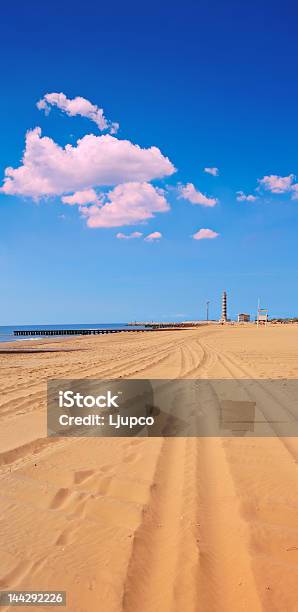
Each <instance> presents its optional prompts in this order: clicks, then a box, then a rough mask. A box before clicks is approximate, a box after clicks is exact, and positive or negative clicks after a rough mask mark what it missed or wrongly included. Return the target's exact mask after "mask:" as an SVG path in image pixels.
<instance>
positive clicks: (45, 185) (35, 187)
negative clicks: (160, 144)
mask: <svg viewBox="0 0 298 612" xmlns="http://www.w3.org/2000/svg"><path fill="white" fill-rule="evenodd" d="M22 162H23V163H22V165H21V166H19V167H18V168H10V167H8V168H6V169H5V179H4V185H3V187H2V188H1V189H0V191H2V192H3V193H5V194H10V195H21V196H29V197H33V198H35V199H38V198H40V197H43V196H54V195H63V194H69V193H73V192H77V191H85V190H89V189H91V188H94V187H97V186H103V185H105V186H106V185H117V184H118V183H123V182H127V181H138V182H139V181H150V180H152V179H156V178H161V177H163V176H169V175H171V174H173V172H175V168H174V166H173V164H172V163H171V162H170V160H169V159H168V158H167V157H164V156H163V155H162V153H161V152H160V150H159V149H158V148H157V147H150V148H149V149H142V148H141V147H139V146H138V145H135V144H133V143H131V142H130V141H129V140H119V139H118V138H115V137H114V136H110V135H109V134H105V135H102V136H95V135H93V134H87V135H86V136H84V137H83V138H81V139H80V140H78V141H77V143H76V145H75V146H72V145H70V144H67V145H66V146H65V147H64V148H63V147H60V146H59V145H58V144H57V143H56V142H55V141H54V140H52V138H48V137H47V136H43V137H42V135H41V129H40V128H39V127H37V128H35V129H34V130H31V131H29V132H27V134H26V144H25V152H24V155H23V159H22Z"/></svg>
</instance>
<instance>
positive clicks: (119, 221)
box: [80, 182, 170, 227]
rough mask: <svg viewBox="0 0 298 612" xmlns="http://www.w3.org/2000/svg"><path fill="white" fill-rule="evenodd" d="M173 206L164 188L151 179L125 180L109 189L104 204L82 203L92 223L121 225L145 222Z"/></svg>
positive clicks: (98, 225) (103, 225) (82, 210)
mask: <svg viewBox="0 0 298 612" xmlns="http://www.w3.org/2000/svg"><path fill="white" fill-rule="evenodd" d="M169 209H170V207H169V205H168V202H167V201H166V199H165V197H164V191H163V190H162V189H158V188H157V187H153V186H152V185H150V183H138V182H131V183H124V184H122V185H117V187H115V189H113V190H112V191H109V192H108V194H107V196H106V201H105V203H104V204H102V203H101V202H100V203H99V204H94V205H92V206H88V207H87V206H81V207H80V211H81V213H82V215H83V216H84V217H85V218H86V219H87V225H88V226H89V227H121V226H123V225H136V224H137V223H144V222H146V221H147V220H148V219H152V217H154V213H156V212H167V211H168V210H169Z"/></svg>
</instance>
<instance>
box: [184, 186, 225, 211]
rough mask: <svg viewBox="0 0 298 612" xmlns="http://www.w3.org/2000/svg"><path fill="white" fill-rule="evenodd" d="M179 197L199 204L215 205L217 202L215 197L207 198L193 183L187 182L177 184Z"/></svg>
mask: <svg viewBox="0 0 298 612" xmlns="http://www.w3.org/2000/svg"><path fill="white" fill-rule="evenodd" d="M178 192H179V196H178V197H179V198H183V199H184V200H188V201H189V202H191V203H192V204H201V206H215V205H216V204H217V201H218V200H217V199H216V198H209V197H208V196H206V195H204V194H203V193H201V192H200V191H197V189H196V188H195V186H194V185H193V183H187V185H179V186H178Z"/></svg>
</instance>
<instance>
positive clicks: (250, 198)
mask: <svg viewBox="0 0 298 612" xmlns="http://www.w3.org/2000/svg"><path fill="white" fill-rule="evenodd" d="M236 199H237V200H238V202H254V201H255V200H256V199H257V196H254V195H252V194H249V195H245V193H243V191H237V198H236Z"/></svg>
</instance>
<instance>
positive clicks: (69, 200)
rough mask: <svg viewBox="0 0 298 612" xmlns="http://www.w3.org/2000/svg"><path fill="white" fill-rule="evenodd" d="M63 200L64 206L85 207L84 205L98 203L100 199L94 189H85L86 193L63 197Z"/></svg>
mask: <svg viewBox="0 0 298 612" xmlns="http://www.w3.org/2000/svg"><path fill="white" fill-rule="evenodd" d="M61 200H62V202H63V204H71V205H74V204H79V205H80V206H83V205H84V204H94V203H95V202H96V203H98V201H99V198H98V195H97V193H96V191H94V189H85V190H84V191H76V192H75V193H73V194H72V195H68V196H63V198H61Z"/></svg>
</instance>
